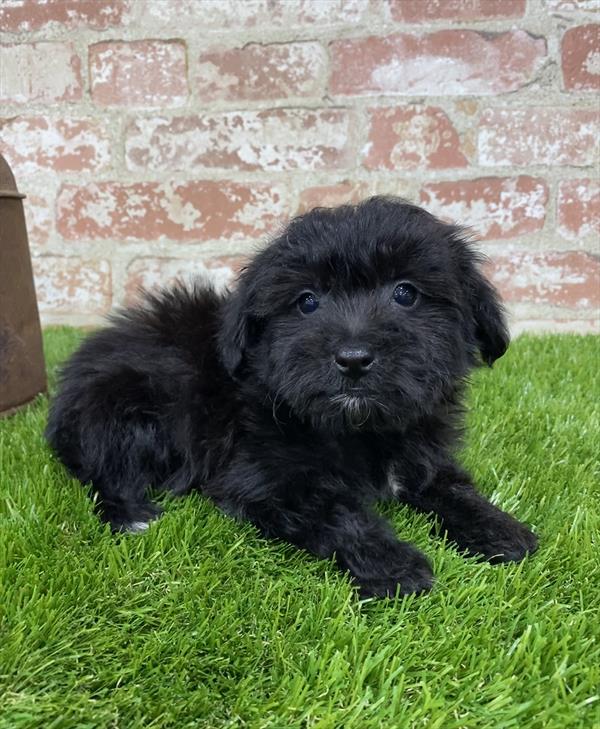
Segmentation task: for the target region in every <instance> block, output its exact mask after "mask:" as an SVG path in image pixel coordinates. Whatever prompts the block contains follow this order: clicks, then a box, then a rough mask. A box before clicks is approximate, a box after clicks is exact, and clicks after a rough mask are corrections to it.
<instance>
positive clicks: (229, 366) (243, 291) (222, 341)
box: [218, 281, 250, 377]
mask: <svg viewBox="0 0 600 729" xmlns="http://www.w3.org/2000/svg"><path fill="white" fill-rule="evenodd" d="M249 307H250V302H249V297H248V292H247V288H246V286H245V284H244V282H243V281H240V282H239V285H238V288H237V289H236V290H235V291H234V292H232V293H231V294H230V295H229V297H228V298H227V299H226V301H225V302H224V304H223V308H222V310H221V322H220V328H219V335H218V347H219V353H220V355H221V360H222V362H223V364H224V365H225V369H226V370H227V372H228V373H229V374H230V375H231V376H232V377H233V376H234V375H235V373H236V372H237V371H238V370H239V368H240V366H241V364H242V360H243V357H244V352H245V350H246V347H247V345H248V331H249V327H250V313H249Z"/></svg>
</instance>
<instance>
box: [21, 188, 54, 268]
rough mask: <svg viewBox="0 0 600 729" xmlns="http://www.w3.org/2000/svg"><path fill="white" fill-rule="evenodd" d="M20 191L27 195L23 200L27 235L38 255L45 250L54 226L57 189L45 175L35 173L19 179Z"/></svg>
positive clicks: (33, 250)
mask: <svg viewBox="0 0 600 729" xmlns="http://www.w3.org/2000/svg"><path fill="white" fill-rule="evenodd" d="M17 183H18V187H19V191H20V192H22V193H23V194H24V195H26V197H25V199H24V200H23V208H24V210H25V220H26V221H27V235H28V238H29V246H30V248H31V250H32V253H33V254H34V255H36V254H37V253H40V252H42V251H43V250H44V248H45V245H46V243H47V242H48V240H49V238H50V235H51V234H52V230H53V226H54V207H55V204H56V190H55V189H54V187H53V186H52V185H49V184H48V181H47V180H46V179H44V176H41V177H40V176H39V175H38V174H34V175H32V176H31V177H29V178H27V177H21V176H19V179H18V180H17Z"/></svg>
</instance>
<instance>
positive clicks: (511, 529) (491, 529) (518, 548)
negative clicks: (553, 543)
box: [454, 512, 538, 564]
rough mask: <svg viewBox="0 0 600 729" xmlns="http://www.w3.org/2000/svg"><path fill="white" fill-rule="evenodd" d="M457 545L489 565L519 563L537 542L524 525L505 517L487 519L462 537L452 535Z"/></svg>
mask: <svg viewBox="0 0 600 729" xmlns="http://www.w3.org/2000/svg"><path fill="white" fill-rule="evenodd" d="M454 538H455V541H456V542H458V544H459V546H464V547H466V548H467V550H468V552H469V553H470V554H472V555H473V556H480V557H483V558H485V559H486V560H488V562H491V563H492V564H498V563H500V562H520V561H521V560H522V559H524V557H526V556H527V555H528V554H532V553H533V552H535V550H536V549H537V543H538V539H537V537H536V535H535V534H534V533H533V532H532V531H531V530H530V529H528V528H527V527H526V526H525V524H521V522H519V521H517V520H516V519H513V518H512V516H509V515H508V514H504V513H502V512H501V513H500V515H498V516H496V517H494V518H491V519H489V520H488V521H486V522H484V523H483V524H480V525H479V529H477V528H474V527H473V526H471V527H468V528H465V530H464V532H463V534H461V535H455V536H454Z"/></svg>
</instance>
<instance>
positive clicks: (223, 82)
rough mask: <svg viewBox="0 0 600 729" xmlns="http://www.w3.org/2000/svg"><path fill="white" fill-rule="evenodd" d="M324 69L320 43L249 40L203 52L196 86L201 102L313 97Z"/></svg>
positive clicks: (323, 56) (322, 50) (325, 56)
mask: <svg viewBox="0 0 600 729" xmlns="http://www.w3.org/2000/svg"><path fill="white" fill-rule="evenodd" d="M326 68H327V55H326V53H325V49H324V48H323V46H321V44H320V43H273V44H271V45H261V44H258V43H250V44H248V45H245V46H243V48H233V49H230V50H224V51H213V52H211V53H203V54H202V55H201V56H200V67H199V72H198V80H197V82H196V88H197V91H198V95H199V96H200V98H201V100H202V101H215V100H224V101H231V100H237V99H250V100H258V99H277V98H289V97H293V96H315V95H320V93H321V92H322V81H321V77H322V76H324V73H325V70H326Z"/></svg>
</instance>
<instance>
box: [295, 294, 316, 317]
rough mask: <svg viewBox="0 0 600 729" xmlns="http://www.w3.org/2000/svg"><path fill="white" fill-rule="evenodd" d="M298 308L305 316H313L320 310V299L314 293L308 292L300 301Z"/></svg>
mask: <svg viewBox="0 0 600 729" xmlns="http://www.w3.org/2000/svg"><path fill="white" fill-rule="evenodd" d="M298 308H299V309H300V311H301V312H302V313H303V314H312V313H313V311H316V310H317V309H318V308H319V299H317V297H316V296H315V295H314V294H313V293H312V292H310V291H307V292H306V293H305V294H302V296H300V298H299V299H298Z"/></svg>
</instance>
